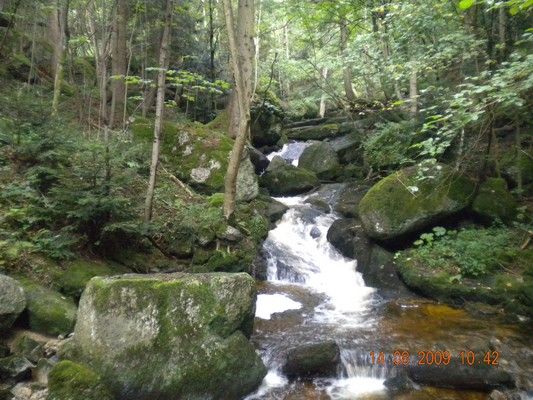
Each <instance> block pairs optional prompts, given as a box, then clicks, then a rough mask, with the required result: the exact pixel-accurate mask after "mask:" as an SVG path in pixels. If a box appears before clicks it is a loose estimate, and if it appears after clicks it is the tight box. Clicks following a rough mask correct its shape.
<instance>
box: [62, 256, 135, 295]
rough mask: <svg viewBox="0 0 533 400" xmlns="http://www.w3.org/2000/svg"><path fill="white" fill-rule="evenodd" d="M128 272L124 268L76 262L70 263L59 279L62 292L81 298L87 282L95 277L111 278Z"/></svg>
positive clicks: (97, 263)
mask: <svg viewBox="0 0 533 400" xmlns="http://www.w3.org/2000/svg"><path fill="white" fill-rule="evenodd" d="M124 272H126V271H125V269H124V268H117V267H115V268H113V267H111V266H110V265H108V264H104V263H100V262H95V261H89V260H76V261H73V262H71V263H69V264H68V265H67V267H66V271H65V273H64V274H62V275H61V276H60V278H59V287H60V288H61V292H63V293H65V294H66V295H68V296H71V297H73V298H79V297H80V296H81V292H83V289H85V286H86V285H87V282H89V281H90V280H91V278H94V277H95V276H111V275H116V274H119V273H124Z"/></svg>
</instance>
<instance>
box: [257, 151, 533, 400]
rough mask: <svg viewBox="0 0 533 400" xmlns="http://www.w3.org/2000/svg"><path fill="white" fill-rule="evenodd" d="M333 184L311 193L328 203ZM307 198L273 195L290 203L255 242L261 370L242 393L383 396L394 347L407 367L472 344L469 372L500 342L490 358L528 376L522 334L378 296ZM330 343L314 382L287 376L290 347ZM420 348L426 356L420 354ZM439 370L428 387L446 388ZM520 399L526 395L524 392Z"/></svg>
mask: <svg viewBox="0 0 533 400" xmlns="http://www.w3.org/2000/svg"><path fill="white" fill-rule="evenodd" d="M305 146H306V145H305V144H304V143H301V142H294V143H292V144H289V145H286V146H284V148H283V149H282V150H281V151H279V152H276V153H273V154H271V155H270V157H269V158H272V157H273V156H274V155H280V156H282V157H283V158H285V159H286V160H287V161H289V162H292V164H293V165H297V163H298V161H297V159H298V157H299V155H300V154H301V152H302V151H303V149H304V148H305ZM341 188H342V184H325V185H323V186H322V187H321V188H320V189H319V190H318V196H319V198H320V199H321V200H323V201H325V202H327V203H328V205H329V206H330V210H332V209H333V207H332V206H333V205H334V204H335V202H336V200H337V198H338V193H339V191H340V189H341ZM315 195H316V194H315ZM310 196H311V195H303V196H295V197H280V198H277V200H278V201H280V202H282V203H284V204H285V205H287V206H288V207H289V210H288V211H287V212H286V213H285V215H284V216H283V218H282V219H281V220H280V221H279V222H278V223H277V225H276V227H275V228H274V229H272V230H271V231H270V232H269V235H268V238H267V240H266V241H265V243H264V245H263V250H264V254H265V258H266V264H267V277H268V279H267V281H265V282H262V283H260V284H259V290H258V292H259V295H258V299H257V309H256V320H255V331H254V335H253V337H252V340H253V342H254V343H255V344H256V347H257V348H258V349H259V350H260V352H261V355H262V358H263V361H264V362H265V365H267V367H268V368H269V372H268V374H267V376H266V377H265V379H264V380H263V383H262V385H261V387H260V388H259V389H258V390H257V392H255V393H254V394H252V395H250V396H248V397H247V400H254V399H338V400H341V399H389V398H391V397H390V396H391V395H390V393H388V392H386V387H385V386H384V382H385V380H386V379H387V378H390V377H391V376H395V375H399V374H401V368H404V367H402V366H400V367H397V368H393V363H395V357H394V352H395V351H400V352H402V353H403V352H405V351H407V352H409V355H410V363H411V364H418V363H420V362H424V361H420V358H421V357H422V358H423V357H426V359H425V360H426V362H427V364H432V363H433V364H437V363H439V362H438V361H437V360H435V361H433V362H432V357H433V355H435V354H436V353H437V352H439V351H440V352H442V353H443V352H445V351H448V352H450V354H451V355H452V362H451V364H450V366H451V365H453V362H454V360H455V362H457V363H459V362H460V360H461V356H460V355H461V352H463V351H464V352H465V353H464V354H467V352H469V351H472V352H474V353H475V354H476V359H475V360H474V362H473V364H472V365H471V366H469V365H468V363H467V361H466V359H465V361H464V364H465V366H464V368H472V369H476V368H480V366H481V367H484V361H483V359H482V357H483V356H484V355H485V353H486V352H489V351H490V352H491V353H492V350H494V349H495V348H498V349H505V350H502V351H498V353H497V355H498V357H499V359H498V360H496V361H495V362H494V364H499V365H505V366H506V368H507V369H509V370H512V371H513V373H514V374H516V378H517V379H518V381H521V380H526V381H527V380H528V379H531V376H530V375H529V376H528V372H530V371H531V368H532V358H531V351H530V350H529V349H531V344H532V343H531V336H530V335H529V336H528V334H527V332H523V331H521V330H519V329H518V328H516V326H510V325H505V324H502V323H501V322H496V321H494V320H492V319H490V318H481V317H479V316H477V317H473V316H471V315H469V314H468V313H467V312H466V311H465V310H463V309H454V308H451V307H449V306H446V305H440V304H438V303H436V302H433V301H430V300H427V299H422V298H419V297H417V296H416V295H414V294H413V295H407V296H406V295H402V296H400V295H398V297H396V298H395V297H392V298H391V297H390V296H387V298H384V297H383V296H381V294H380V292H379V291H378V290H377V289H375V288H372V287H369V286H367V285H365V282H364V280H363V277H362V275H361V274H360V273H359V272H358V271H357V262H356V261H355V260H351V259H348V258H345V257H343V256H342V255H341V254H340V253H339V252H338V251H337V250H336V249H335V248H334V247H333V246H332V245H331V244H330V243H329V242H328V240H327V239H326V234H327V232H328V229H329V227H330V226H331V224H332V223H333V221H335V220H336V219H338V218H340V216H339V215H337V214H336V213H334V212H325V210H319V209H318V208H317V207H316V206H313V205H312V204H309V203H307V202H306V199H307V198H308V197H310ZM332 341H334V342H335V343H336V344H337V345H338V346H339V348H340V363H339V366H338V367H337V369H336V374H334V376H332V377H331V378H316V379H314V380H313V382H312V383H310V382H306V383H303V382H301V381H292V382H291V381H290V380H289V379H288V378H287V376H285V374H284V372H283V371H282V368H283V367H282V364H283V362H284V359H285V355H286V354H287V351H288V350H289V349H291V348H294V347H295V346H298V345H302V344H305V343H328V342H332ZM422 351H423V352H424V356H422V355H421V354H419V352H422ZM371 352H373V353H374V359H372V355H371ZM380 352H383V354H384V356H385V358H386V360H385V362H384V363H381V362H380V361H379V360H377V357H378V355H379V353H380ZM427 353H431V354H427ZM494 355H496V353H494ZM427 357H429V360H428V358H427ZM438 357H440V356H438ZM492 361H494V360H492ZM492 361H491V362H492ZM419 368H421V369H423V368H430V366H428V365H420V366H419ZM487 368H497V367H496V366H492V365H491V366H489V367H487ZM399 372H400V373H399ZM438 374H441V378H442V379H441V380H442V381H443V382H441V383H442V385H441V384H439V383H436V384H435V386H444V387H445V386H452V385H453V384H449V383H446V382H444V381H445V380H446V379H444V378H445V374H446V372H444V371H440V372H437V375H436V379H437V380H438V379H439V375H438ZM452 379H453V378H452ZM522 383H524V382H522ZM523 396H525V397H523V398H528V399H531V398H532V397H531V396H528V394H526V393H523ZM393 398H395V399H480V400H481V399H486V398H488V394H487V393H484V392H481V391H479V392H478V391H475V390H452V389H446V388H440V389H437V388H433V387H427V388H425V389H424V390H419V391H416V393H407V394H405V393H404V394H400V395H397V396H396V397H393Z"/></svg>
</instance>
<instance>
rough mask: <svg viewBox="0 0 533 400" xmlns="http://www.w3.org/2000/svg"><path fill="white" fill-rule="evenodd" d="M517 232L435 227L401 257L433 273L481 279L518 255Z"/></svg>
mask: <svg viewBox="0 0 533 400" xmlns="http://www.w3.org/2000/svg"><path fill="white" fill-rule="evenodd" d="M515 237H516V235H515V233H514V232H513V231H511V230H509V229H505V228H500V227H493V228H489V229H464V230H460V231H454V230H448V231H446V229H444V228H441V227H436V228H434V229H433V232H432V233H424V234H422V235H421V236H420V239H419V240H417V241H415V243H414V244H415V245H416V246H417V247H416V248H415V249H413V250H411V251H409V252H408V253H407V254H404V255H402V256H401V257H408V258H412V259H413V260H414V261H415V262H417V263H421V264H423V265H426V266H427V267H428V268H431V269H434V270H444V271H447V272H448V273H450V274H451V275H452V276H453V277H454V279H461V278H462V277H466V278H472V277H474V278H476V277H482V276H484V275H487V274H489V273H493V272H495V271H497V270H498V269H500V268H501V267H502V265H505V264H507V263H509V261H510V260H512V259H513V258H514V257H516V255H517V251H518V246H517V243H516V240H515Z"/></svg>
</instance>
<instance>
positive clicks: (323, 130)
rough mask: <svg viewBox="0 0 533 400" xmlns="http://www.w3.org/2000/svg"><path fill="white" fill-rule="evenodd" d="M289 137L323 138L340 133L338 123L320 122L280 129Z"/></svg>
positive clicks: (294, 138) (299, 138)
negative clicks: (320, 123) (312, 124)
mask: <svg viewBox="0 0 533 400" xmlns="http://www.w3.org/2000/svg"><path fill="white" fill-rule="evenodd" d="M282 132H283V134H285V135H286V136H287V137H288V138H289V139H293V140H303V141H305V140H324V139H327V138H333V137H336V136H339V135H340V134H342V132H341V131H340V126H339V124H335V123H332V124H322V125H314V126H303V127H298V128H290V129H285V130H283V131H282Z"/></svg>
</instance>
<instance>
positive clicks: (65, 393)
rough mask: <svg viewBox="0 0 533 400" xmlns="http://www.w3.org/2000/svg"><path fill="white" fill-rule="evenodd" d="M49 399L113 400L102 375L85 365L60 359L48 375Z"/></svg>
mask: <svg viewBox="0 0 533 400" xmlns="http://www.w3.org/2000/svg"><path fill="white" fill-rule="evenodd" d="M48 388H49V393H48V400H77V399H84V400H113V399H114V397H113V395H112V394H111V392H110V391H109V390H108V388H107V387H106V386H105V384H104V382H103V380H102V379H101V377H100V376H99V375H98V374H97V373H96V372H94V371H93V370H91V369H90V368H88V367H87V366H85V365H81V364H78V363H75V362H72V361H68V360H65V361H60V362H58V363H57V364H56V365H55V366H54V368H52V370H51V371H50V374H49V376H48Z"/></svg>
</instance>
